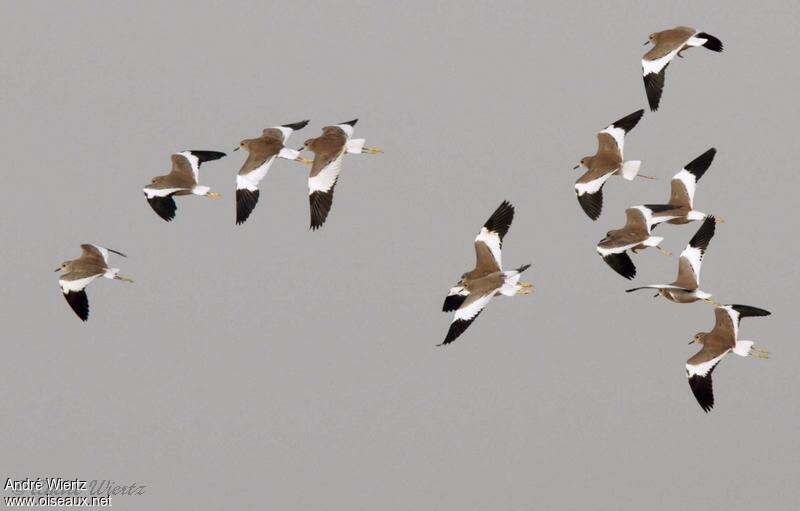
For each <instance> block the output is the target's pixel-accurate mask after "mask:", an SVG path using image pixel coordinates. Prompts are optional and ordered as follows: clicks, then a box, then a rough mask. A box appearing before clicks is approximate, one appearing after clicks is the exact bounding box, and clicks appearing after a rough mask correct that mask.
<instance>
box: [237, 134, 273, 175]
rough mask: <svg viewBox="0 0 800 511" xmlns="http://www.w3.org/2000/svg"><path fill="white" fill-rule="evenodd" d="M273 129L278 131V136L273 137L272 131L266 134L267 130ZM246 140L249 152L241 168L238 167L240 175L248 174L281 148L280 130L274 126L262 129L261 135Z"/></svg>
mask: <svg viewBox="0 0 800 511" xmlns="http://www.w3.org/2000/svg"><path fill="white" fill-rule="evenodd" d="M273 131H277V132H278V138H275V136H274V133H269V135H268V133H267V132H273ZM247 142H248V143H247V150H248V151H249V154H248V155H247V159H246V160H245V162H244V164H243V165H242V168H241V169H239V174H240V175H242V174H249V173H250V172H252V171H254V170H255V169H257V168H258V167H260V166H261V165H263V164H264V162H266V161H267V160H268V159H270V158H272V157H273V156H275V155H276V154H278V153H279V152H281V149H283V135H282V134H281V132H280V130H276V129H274V128H271V129H266V130H264V135H263V136H261V137H259V138H254V139H252V140H248V141H247Z"/></svg>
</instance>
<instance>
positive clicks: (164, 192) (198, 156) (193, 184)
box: [144, 151, 225, 222]
mask: <svg viewBox="0 0 800 511" xmlns="http://www.w3.org/2000/svg"><path fill="white" fill-rule="evenodd" d="M223 156H225V153H220V152H217V151H182V152H180V153H176V154H173V155H172V156H171V160H172V170H170V172H169V174H165V175H163V176H156V177H154V178H153V179H152V181H150V184H148V185H147V186H145V187H144V196H145V197H146V198H147V202H148V203H149V204H150V207H151V208H153V211H155V212H156V214H157V215H158V216H160V217H161V218H163V219H164V220H166V221H167V222H169V221H171V220H172V219H173V218H175V210H176V209H177V206H176V205H175V199H174V198H173V197H175V196H176V195H200V196H203V197H208V198H209V199H219V198H220V195H219V194H218V193H217V192H212V191H211V189H210V188H209V187H207V186H203V185H200V184H198V181H199V179H200V178H199V173H200V165H201V164H202V163H205V162H207V161H212V160H218V159H220V158H222V157H223Z"/></svg>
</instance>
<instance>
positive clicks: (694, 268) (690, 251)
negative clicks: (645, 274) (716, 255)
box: [675, 216, 716, 289]
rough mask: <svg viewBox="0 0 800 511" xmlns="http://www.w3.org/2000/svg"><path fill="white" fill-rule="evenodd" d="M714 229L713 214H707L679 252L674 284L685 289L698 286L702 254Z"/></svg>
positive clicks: (712, 235)
mask: <svg viewBox="0 0 800 511" xmlns="http://www.w3.org/2000/svg"><path fill="white" fill-rule="evenodd" d="M715 230H716V220H715V219H714V217H713V216H707V217H706V219H705V220H704V221H703V224H702V225H701V226H700V228H699V229H698V230H697V232H696V233H695V234H694V236H692V239H691V240H689V244H688V245H687V246H686V248H685V249H684V250H683V252H681V256H680V259H679V260H678V278H677V279H675V285H677V286H680V287H684V288H686V289H697V288H698V287H699V286H700V268H701V266H702V264H703V256H704V255H705V253H706V250H707V249H708V244H709V243H710V242H711V238H713V237H714V232H715Z"/></svg>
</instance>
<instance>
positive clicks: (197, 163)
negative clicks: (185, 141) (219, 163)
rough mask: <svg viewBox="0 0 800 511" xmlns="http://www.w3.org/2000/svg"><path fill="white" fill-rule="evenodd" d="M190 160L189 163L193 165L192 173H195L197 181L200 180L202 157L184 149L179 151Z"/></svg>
mask: <svg viewBox="0 0 800 511" xmlns="http://www.w3.org/2000/svg"><path fill="white" fill-rule="evenodd" d="M177 154H179V155H181V156H183V157H184V158H186V159H187V160H188V161H189V165H190V166H191V167H192V173H193V174H194V181H195V182H196V183H199V182H200V158H198V157H197V156H195V155H193V154H192V153H191V151H182V152H180V153H177Z"/></svg>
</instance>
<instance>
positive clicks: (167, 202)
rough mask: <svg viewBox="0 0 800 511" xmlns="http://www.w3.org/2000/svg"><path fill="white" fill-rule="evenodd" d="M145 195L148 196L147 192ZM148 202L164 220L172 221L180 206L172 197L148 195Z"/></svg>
mask: <svg viewBox="0 0 800 511" xmlns="http://www.w3.org/2000/svg"><path fill="white" fill-rule="evenodd" d="M145 197H147V194H145ZM147 203H148V204H150V207H151V208H153V211H155V212H156V214H157V215H158V216H160V217H161V218H162V219H163V220H165V221H167V222H171V221H172V220H173V219H174V218H175V211H176V210H177V209H178V206H177V205H176V204H175V199H173V198H172V197H148V198H147Z"/></svg>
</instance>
